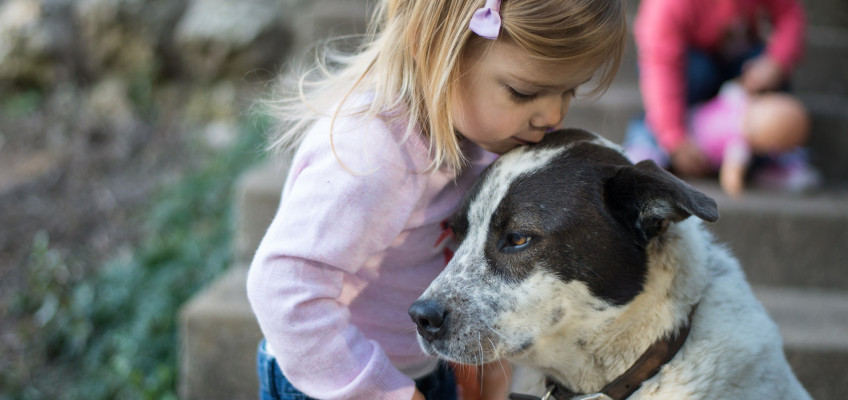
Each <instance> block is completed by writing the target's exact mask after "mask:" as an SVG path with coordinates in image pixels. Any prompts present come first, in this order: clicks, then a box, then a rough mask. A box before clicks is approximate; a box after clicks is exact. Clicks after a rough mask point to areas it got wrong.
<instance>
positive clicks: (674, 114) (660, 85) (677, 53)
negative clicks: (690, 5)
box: [634, 0, 687, 152]
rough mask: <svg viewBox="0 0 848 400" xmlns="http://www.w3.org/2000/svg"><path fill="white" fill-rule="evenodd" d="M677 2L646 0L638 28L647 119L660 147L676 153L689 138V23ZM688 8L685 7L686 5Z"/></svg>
mask: <svg viewBox="0 0 848 400" xmlns="http://www.w3.org/2000/svg"><path fill="white" fill-rule="evenodd" d="M677 3H680V4H684V2H678V1H676V0H644V1H643V2H642V3H641V5H640V8H639V15H638V16H637V19H636V23H635V26H634V29H635V31H634V35H635V40H636V44H637V46H638V48H639V51H638V57H639V58H638V62H639V85H640V89H641V91H642V100H643V102H644V107H645V114H646V115H645V117H646V119H647V122H648V124H649V125H650V126H651V128H652V130H653V131H654V134H655V135H656V138H657V141H658V142H659V144H660V145H661V146H662V147H663V148H664V149H666V150H667V151H669V152H672V151H674V149H676V148H677V146H679V145H680V144H681V143H682V142H683V141H684V140H685V138H686V83H685V71H686V65H685V63H686V50H687V47H686V46H687V45H686V43H687V41H686V37H685V32H684V29H683V27H682V24H684V23H685V21H684V19H683V16H682V14H683V13H681V12H678V11H679V10H677V9H678V8H680V7H682V6H681V5H679V4H677ZM683 6H685V4H684V5H683Z"/></svg>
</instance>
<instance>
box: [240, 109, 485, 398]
mask: <svg viewBox="0 0 848 400" xmlns="http://www.w3.org/2000/svg"><path fill="white" fill-rule="evenodd" d="M328 132H329V121H321V122H319V123H317V124H316V126H314V128H313V129H312V130H311V132H310V133H309V134H308V135H307V136H306V138H305V140H304V142H303V144H302V145H301V147H300V148H299V150H298V151H297V153H296V155H295V158H294V162H293V164H292V166H291V170H290V172H289V175H288V178H287V181H286V184H285V188H284V189H283V195H282V201H281V204H280V208H279V210H278V212H277V215H276V217H275V218H274V220H273V222H272V223H271V225H270V227H269V228H268V232H267V233H266V234H265V237H264V239H263V240H262V242H261V244H260V246H259V249H258V250H257V252H256V256H255V258H254V260H253V263H252V264H251V267H250V272H249V275H248V282H247V290H248V297H249V299H250V303H251V306H252V307H253V310H254V312H255V314H256V317H257V319H258V321H259V324H260V326H261V328H262V332H263V333H264V335H265V337H266V339H267V342H268V344H270V347H271V348H272V349H273V352H274V354H275V355H276V357H277V362H278V363H279V364H280V367H281V368H282V371H283V373H284V374H285V375H286V377H287V378H288V379H289V380H290V381H291V382H292V383H293V384H294V385H295V386H296V387H297V388H298V389H300V390H301V391H303V392H305V393H306V394H308V395H310V396H312V397H316V398H320V399H363V400H365V399H367V400H379V399H393V400H409V399H411V398H412V394H413V389H414V383H413V381H412V379H411V378H417V377H419V376H421V375H423V374H425V373H428V372H430V371H432V370H433V369H434V367H435V360H433V359H431V358H429V357H428V356H426V355H425V354H423V353H422V352H421V350H420V348H419V346H418V344H417V341H416V334H415V326H414V324H413V323H412V322H411V320H410V318H409V316H408V315H407V309H408V308H409V306H410V305H411V304H412V302H413V301H415V300H416V299H417V298H418V297H419V296H420V295H421V293H423V291H424V289H425V288H426V287H427V285H428V284H429V283H430V281H432V280H433V279H434V278H435V277H436V276H437V275H438V274H439V272H441V270H442V269H443V268H444V266H445V264H446V261H445V254H444V250H445V249H444V243H441V244H439V245H436V242H437V241H438V239H439V237H440V234H441V233H442V230H443V229H442V226H441V224H442V222H443V221H445V220H446V219H447V218H448V217H449V216H450V215H451V214H452V213H453V212H454V211H455V210H456V208H457V207H458V205H459V202H460V200H461V198H462V195H463V193H464V192H465V191H466V190H467V189H468V188H469V187H470V185H471V184H472V183H473V181H474V179H475V178H476V177H477V176H478V175H479V173H480V172H481V171H482V169H483V168H485V166H487V165H488V164H489V163H491V162H492V161H493V160H494V158H495V156H494V155H493V154H491V153H487V152H484V151H483V150H481V149H480V148H479V147H476V146H474V145H472V144H470V143H466V144H464V147H465V149H464V150H465V154H466V155H467V156H468V157H469V158H470V159H471V160H472V162H473V165H472V166H471V167H469V168H466V170H464V171H463V172H462V173H461V174H460V175H459V176H455V174H453V173H451V172H449V171H445V170H438V171H435V172H423V171H425V170H426V169H427V167H428V165H429V163H430V159H429V158H428V149H427V145H426V143H425V139H423V138H422V137H421V135H420V134H418V135H413V136H412V137H410V138H409V139H408V140H406V141H405V142H404V141H403V140H402V132H403V129H402V128H395V127H391V126H388V125H387V124H386V123H384V122H382V121H380V120H374V121H370V122H363V121H358V120H356V119H354V118H347V119H342V120H339V121H336V126H335V128H334V131H333V132H334V133H333V136H332V144H333V145H334V147H335V153H334V151H333V149H332V148H331V140H330V135H329V134H328ZM340 161H341V163H340ZM342 164H343V165H342ZM401 370H403V371H404V372H405V373H404V372H401Z"/></svg>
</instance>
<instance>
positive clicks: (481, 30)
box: [468, 0, 501, 40]
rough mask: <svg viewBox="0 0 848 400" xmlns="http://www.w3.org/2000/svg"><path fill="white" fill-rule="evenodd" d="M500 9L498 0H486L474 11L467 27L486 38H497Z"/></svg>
mask: <svg viewBox="0 0 848 400" xmlns="http://www.w3.org/2000/svg"><path fill="white" fill-rule="evenodd" d="M500 11H501V1H500V0H486V5H485V6H483V8H480V9H478V10H477V11H475V12H474V15H473V16H472V17H471V23H470V24H468V28H469V29H471V31H472V32H474V33H476V34H478V35H480V36H482V37H484V38H486V39H491V40H495V39H497V38H498V33H500V31H501V16H500V14H499V13H500Z"/></svg>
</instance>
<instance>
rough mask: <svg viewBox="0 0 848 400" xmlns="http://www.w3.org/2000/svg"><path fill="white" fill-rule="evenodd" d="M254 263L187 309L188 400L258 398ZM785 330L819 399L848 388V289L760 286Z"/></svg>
mask: <svg viewBox="0 0 848 400" xmlns="http://www.w3.org/2000/svg"><path fill="white" fill-rule="evenodd" d="M246 276H247V268H246V267H245V266H236V267H233V268H232V269H230V270H229V271H228V272H227V273H226V274H225V275H224V276H223V277H221V278H219V279H218V280H217V281H216V282H215V283H214V284H212V285H211V286H209V287H208V288H206V289H205V290H204V291H203V292H201V293H200V294H198V295H197V296H195V297H194V298H193V299H192V300H191V301H190V302H189V303H188V304H186V305H185V306H184V307H183V309H182V310H181V313H180V338H181V348H180V386H179V388H180V390H179V395H180V398H181V399H182V400H200V399H203V400H217V399H220V400H241V399H245V400H247V399H255V398H256V397H257V392H258V390H257V387H258V383H257V382H258V380H257V375H256V368H255V356H256V346H257V344H258V343H259V340H260V339H261V337H262V334H261V332H260V330H259V327H258V325H257V324H256V321H255V319H254V317H253V314H252V312H251V310H250V306H249V304H248V301H247V296H246V293H245V286H246ZM754 291H755V293H756V295H757V297H758V298H759V299H760V301H761V302H762V304H763V306H764V307H765V308H766V310H767V311H768V313H769V314H770V315H771V316H772V318H773V319H774V320H775V322H776V323H777V324H778V326H779V328H780V331H781V334H782V335H783V340H784V348H785V350H786V354H787V358H788V360H789V362H790V364H791V365H792V368H793V370H794V371H795V373H796V374H797V375H798V378H799V379H800V380H801V382H802V383H803V384H804V386H805V387H806V388H807V390H808V391H809V392H810V394H811V395H812V396H813V398H815V399H818V400H837V399H840V400H841V399H843V398H844V397H845V396H844V394H845V393H846V392H848V380H846V379H845V376H847V375H848V292H844V291H826V290H821V289H798V288H786V287H775V286H755V287H754Z"/></svg>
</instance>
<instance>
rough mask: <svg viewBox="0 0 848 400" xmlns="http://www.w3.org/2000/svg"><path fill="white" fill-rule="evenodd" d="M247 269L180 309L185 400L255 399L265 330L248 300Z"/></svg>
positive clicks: (240, 268) (232, 272) (182, 394)
mask: <svg viewBox="0 0 848 400" xmlns="http://www.w3.org/2000/svg"><path fill="white" fill-rule="evenodd" d="M246 285H247V266H245V265H237V266H234V267H231V268H230V270H229V271H227V272H226V273H225V274H224V275H223V276H222V277H220V278H218V280H216V281H215V282H213V283H212V284H211V285H209V286H208V287H206V288H205V289H204V290H203V291H202V292H200V293H198V294H197V295H195V296H194V298H192V299H191V301H189V302H188V303H186V304H185V305H184V306H183V307H182V309H181V310H180V315H179V337H180V351H179V357H180V373H179V377H180V382H179V397H180V399H181V400H213V399H220V400H255V399H256V398H258V397H259V396H258V393H259V390H258V388H259V380H258V378H257V374H256V348H257V346H258V345H259V341H260V340H261V339H262V332H261V331H260V330H259V325H258V324H257V323H256V318H255V317H254V316H253V312H252V311H251V309H250V304H249V303H248V301H247V293H246V288H245V286H246Z"/></svg>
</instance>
